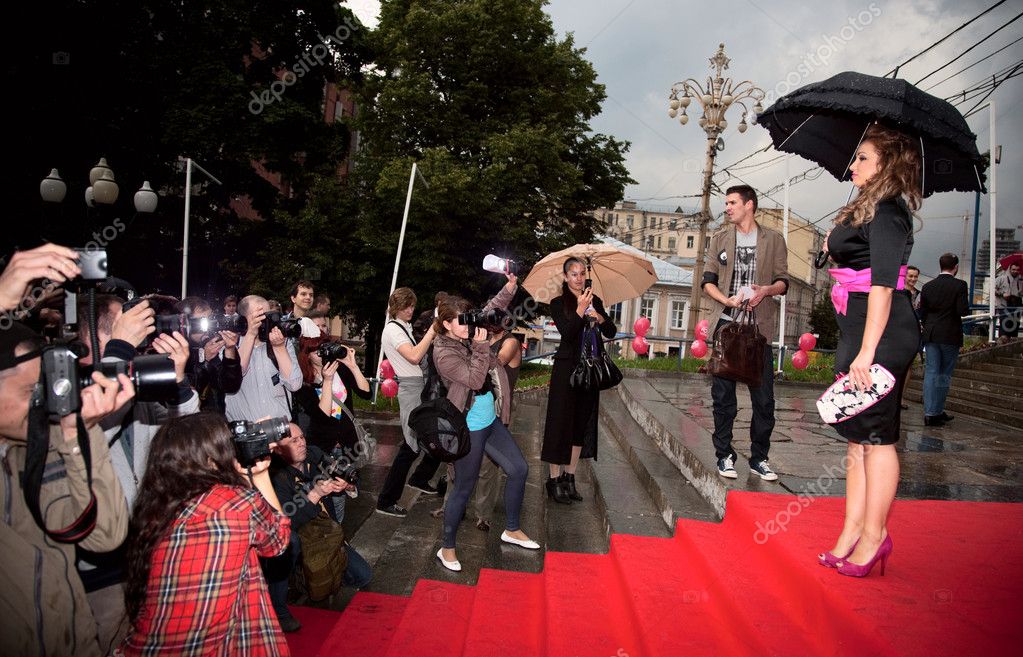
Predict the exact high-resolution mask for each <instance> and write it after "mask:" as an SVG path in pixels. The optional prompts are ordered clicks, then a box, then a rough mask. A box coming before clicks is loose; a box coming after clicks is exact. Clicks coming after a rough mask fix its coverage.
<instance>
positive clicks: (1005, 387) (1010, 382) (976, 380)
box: [910, 367, 1023, 397]
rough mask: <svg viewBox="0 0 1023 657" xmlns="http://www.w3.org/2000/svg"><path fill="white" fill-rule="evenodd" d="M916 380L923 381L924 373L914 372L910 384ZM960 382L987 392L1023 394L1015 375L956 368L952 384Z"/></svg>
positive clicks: (973, 388)
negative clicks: (917, 374)
mask: <svg viewBox="0 0 1023 657" xmlns="http://www.w3.org/2000/svg"><path fill="white" fill-rule="evenodd" d="M916 381H923V373H921V374H920V376H916V375H915V374H914V376H913V379H912V380H911V381H910V385H912V384H913V383H915V382H916ZM956 384H959V385H961V386H964V387H968V388H970V389H971V390H983V391H985V392H998V393H1000V394H1004V395H1008V396H1016V397H1020V396H1023V388H1021V386H1020V380H1019V379H1018V378H1016V377H1013V376H1007V375H1001V374H995V373H994V372H985V371H983V370H981V371H978V370H966V369H960V368H958V367H957V368H956V370H955V372H954V373H953V374H952V385H953V386H954V385H956Z"/></svg>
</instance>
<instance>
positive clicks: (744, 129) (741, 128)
mask: <svg viewBox="0 0 1023 657" xmlns="http://www.w3.org/2000/svg"><path fill="white" fill-rule="evenodd" d="M747 127H749V126H747V125H746V122H745V121H743V122H742V123H740V124H739V132H746V128H747Z"/></svg>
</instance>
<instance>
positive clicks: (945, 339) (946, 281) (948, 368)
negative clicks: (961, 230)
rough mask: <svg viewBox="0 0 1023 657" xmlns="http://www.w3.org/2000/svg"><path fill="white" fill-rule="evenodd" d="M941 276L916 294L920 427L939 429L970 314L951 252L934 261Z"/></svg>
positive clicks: (964, 291) (954, 257) (947, 417)
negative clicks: (921, 350) (922, 358)
mask: <svg viewBox="0 0 1023 657" xmlns="http://www.w3.org/2000/svg"><path fill="white" fill-rule="evenodd" d="M938 265H939V266H940V267H941V274H940V275H939V276H938V277H937V278H935V279H934V280H933V281H931V282H930V283H928V284H927V285H924V287H923V289H922V290H921V291H920V320H921V321H922V322H923V327H924V328H923V341H924V355H925V356H926V358H927V362H926V364H925V366H924V424H925V425H927V426H929V427H940V426H941V425H943V424H945V423H946V422H948V421H950V420H951V419H952V417H951V416H950V415H947V414H946V413H945V397H946V396H947V395H948V389H949V386H951V385H952V371H953V370H955V367H956V361H957V360H958V359H959V348H960V347H962V346H963V320H962V317H963V315H966V314H967V313H969V311H970V304H969V300H968V298H967V295H968V288H967V286H966V282H965V281H961V280H959V279H958V278H956V274H957V273H958V272H959V258H958V257H956V256H955V255H953V254H951V253H946V254H945V255H943V256H941V257H940V258H938Z"/></svg>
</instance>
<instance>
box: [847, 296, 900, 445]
mask: <svg viewBox="0 0 1023 657" xmlns="http://www.w3.org/2000/svg"><path fill="white" fill-rule="evenodd" d="M846 311H847V312H846V314H845V315H840V314H836V318H837V319H838V328H839V330H840V331H841V337H840V338H839V340H838V349H837V350H836V353H835V373H836V374H846V373H847V372H848V371H849V365H851V364H852V362H853V360H855V359H856V355H857V354H859V353H860V345H861V343H862V341H863V328H864V326H865V325H866V321H867V293H865V292H852V293H850V294H849V305H848V308H847V309H846ZM919 348H920V325H919V324H918V323H917V321H916V315H915V314H914V313H913V304H912V303H911V302H910V299H909V293H908V292H906V291H905V290H896V291H895V292H894V293H893V294H892V308H891V312H890V313H889V315H888V324H887V325H886V326H885V329H884V333H882V334H881V341H880V342H878V343H877V349H876V350H875V352H874V362H875V363H877V364H879V365H881V366H883V367H884V368H885V369H887V370H888V371H889V372H891V373H892V375H894V376H895V388H894V389H893V390H892V392H891V393H889V394H888V396H886V397H885V398H884V399H882V400H881V401H879V402H877V403H876V404H874V405H873V406H871V407H870V408H868V409H867V410H865V411H863V412H862V413H860V414H859V415H857V416H855V417H852V418H849V419H848V420H846V421H845V422H840V423H838V424H835V425H833V426H834V427H835V430H836V431H838V434H839V435H840V436H842V437H843V438H845V439H846V440H848V441H849V442H854V443H870V444H877V445H893V444H895V443H896V442H898V440H899V435H900V431H901V422H902V406H901V404H902V391H903V387H904V386H905V385H906V376H907V374H908V373H909V368H910V366H911V365H912V364H913V359H914V358H915V357H916V354H917V351H918V350H919Z"/></svg>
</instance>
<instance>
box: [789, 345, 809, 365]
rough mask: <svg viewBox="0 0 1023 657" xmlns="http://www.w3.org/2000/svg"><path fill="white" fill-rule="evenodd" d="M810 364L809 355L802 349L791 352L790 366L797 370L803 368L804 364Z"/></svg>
mask: <svg viewBox="0 0 1023 657" xmlns="http://www.w3.org/2000/svg"><path fill="white" fill-rule="evenodd" d="M809 364H810V357H809V356H808V355H807V353H806V352H805V351H803V350H799V351H797V352H796V353H794V354H792V367H794V368H796V369H797V370H805V369H806V366H807V365H809Z"/></svg>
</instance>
